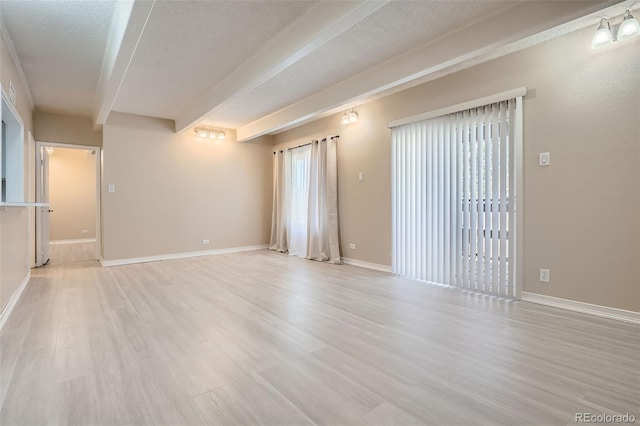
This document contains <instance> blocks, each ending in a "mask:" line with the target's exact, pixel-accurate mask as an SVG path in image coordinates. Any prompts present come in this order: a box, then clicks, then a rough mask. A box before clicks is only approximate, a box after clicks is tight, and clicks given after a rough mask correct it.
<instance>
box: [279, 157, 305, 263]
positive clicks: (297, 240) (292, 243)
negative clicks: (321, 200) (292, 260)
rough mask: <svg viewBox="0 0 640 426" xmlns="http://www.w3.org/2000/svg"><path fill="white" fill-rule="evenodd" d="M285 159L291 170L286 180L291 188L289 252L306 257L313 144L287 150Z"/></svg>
mask: <svg viewBox="0 0 640 426" xmlns="http://www.w3.org/2000/svg"><path fill="white" fill-rule="evenodd" d="M285 159H286V163H287V167H288V169H289V170H290V179H289V182H288V183H287V182H285V185H287V186H288V188H290V194H291V198H290V202H289V208H288V209H285V210H287V213H288V219H287V230H288V237H289V254H291V255H293V256H298V257H306V256H307V244H308V242H309V233H308V231H307V224H308V219H309V184H310V178H311V176H310V173H309V172H310V163H311V145H307V146H303V147H300V148H297V149H293V150H289V151H287V155H286V157H285Z"/></svg>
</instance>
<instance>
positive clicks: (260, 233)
mask: <svg viewBox="0 0 640 426" xmlns="http://www.w3.org/2000/svg"><path fill="white" fill-rule="evenodd" d="M103 132H104V133H103V135H104V144H103V165H104V166H103V167H104V168H103V176H104V179H103V181H102V200H103V210H102V218H103V219H102V226H103V236H104V238H103V249H104V258H105V260H114V259H124V258H132V257H144V256H154V255H162V254H173V253H183V252H192V251H200V250H213V249H223V248H232V247H243V246H251V245H259V244H267V243H268V241H269V232H270V224H271V216H270V213H271V184H272V177H271V176H272V174H271V171H272V170H271V169H272V154H271V152H272V139H271V138H270V137H265V138H261V139H260V140H257V141H254V142H251V143H238V142H236V141H235V135H232V134H231V133H232V132H231V131H229V132H227V135H228V137H227V139H226V140H225V141H212V140H210V139H206V140H202V139H200V138H198V137H197V136H196V134H195V133H194V132H193V131H187V132H184V133H182V134H175V133H174V129H173V122H172V121H168V120H162V119H156V118H149V117H142V116H135V115H129V114H121V113H112V114H111V115H110V117H109V120H108V122H107V124H106V125H105V126H104V130H103ZM108 185H115V187H116V191H115V192H113V193H109V192H107V191H106V190H107V186H108ZM203 239H208V240H210V244H209V245H203V244H202V240H203Z"/></svg>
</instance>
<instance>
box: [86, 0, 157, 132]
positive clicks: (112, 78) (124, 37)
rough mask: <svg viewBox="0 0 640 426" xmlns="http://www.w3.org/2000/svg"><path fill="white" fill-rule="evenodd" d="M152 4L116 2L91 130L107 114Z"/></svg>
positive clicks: (143, 0) (150, 0) (151, 0)
mask: <svg viewBox="0 0 640 426" xmlns="http://www.w3.org/2000/svg"><path fill="white" fill-rule="evenodd" d="M154 4H155V0H133V1H119V2H116V10H115V12H114V16H113V21H112V22H111V30H110V32H109V39H108V40H107V47H106V49H105V53H104V58H103V60H102V69H101V71H100V78H99V79H98V87H97V90H96V96H95V99H94V102H93V109H92V118H93V126H94V129H95V130H99V129H100V128H101V127H102V125H104V123H106V121H107V118H108V117H109V113H110V112H111V108H113V104H114V102H115V100H116V96H117V95H118V91H119V90H120V86H121V85H122V81H123V80H124V77H125V75H126V74H127V70H128V69H129V65H130V64H131V60H132V59H133V55H134V54H135V51H136V48H137V47H138V43H139V42H140V38H141V37H142V33H143V31H144V27H145V26H146V25H147V21H148V20H149V16H150V15H151V10H152V9H153V5H154Z"/></svg>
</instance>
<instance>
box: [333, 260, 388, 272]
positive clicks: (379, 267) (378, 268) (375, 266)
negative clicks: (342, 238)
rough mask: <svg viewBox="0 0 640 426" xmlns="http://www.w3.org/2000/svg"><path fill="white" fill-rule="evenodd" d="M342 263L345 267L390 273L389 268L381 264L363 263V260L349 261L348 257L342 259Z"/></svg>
mask: <svg viewBox="0 0 640 426" xmlns="http://www.w3.org/2000/svg"><path fill="white" fill-rule="evenodd" d="M342 263H344V264H345V265H351V266H358V267H360V268H366V269H373V270H374V271H380V272H391V266H389V265H383V264H381V263H372V262H365V261H364V260H358V259H350V258H348V257H343V258H342Z"/></svg>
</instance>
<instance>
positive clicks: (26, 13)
mask: <svg viewBox="0 0 640 426" xmlns="http://www.w3.org/2000/svg"><path fill="white" fill-rule="evenodd" d="M114 7H115V3H114V2H110V1H93V0H82V1H32V0H29V1H26V0H17V1H12V0H2V1H0V8H1V13H2V18H3V20H4V22H5V24H6V28H7V30H8V31H9V34H10V35H11V38H12V39H13V43H14V46H15V49H16V52H17V53H18V57H19V59H20V62H21V64H22V68H23V70H24V73H25V76H26V78H27V81H28V82H29V86H30V88H31V92H32V95H33V97H34V99H35V102H36V105H37V106H38V107H40V108H45V109H51V110H57V111H63V112H69V113H73V114H83V115H89V114H90V112H91V107H92V103H93V100H94V97H95V90H96V86H97V83H98V78H99V77H100V69H101V66H102V58H103V55H104V51H105V47H106V42H107V37H108V35H109V29H110V26H111V19H112V16H113V11H114Z"/></svg>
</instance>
